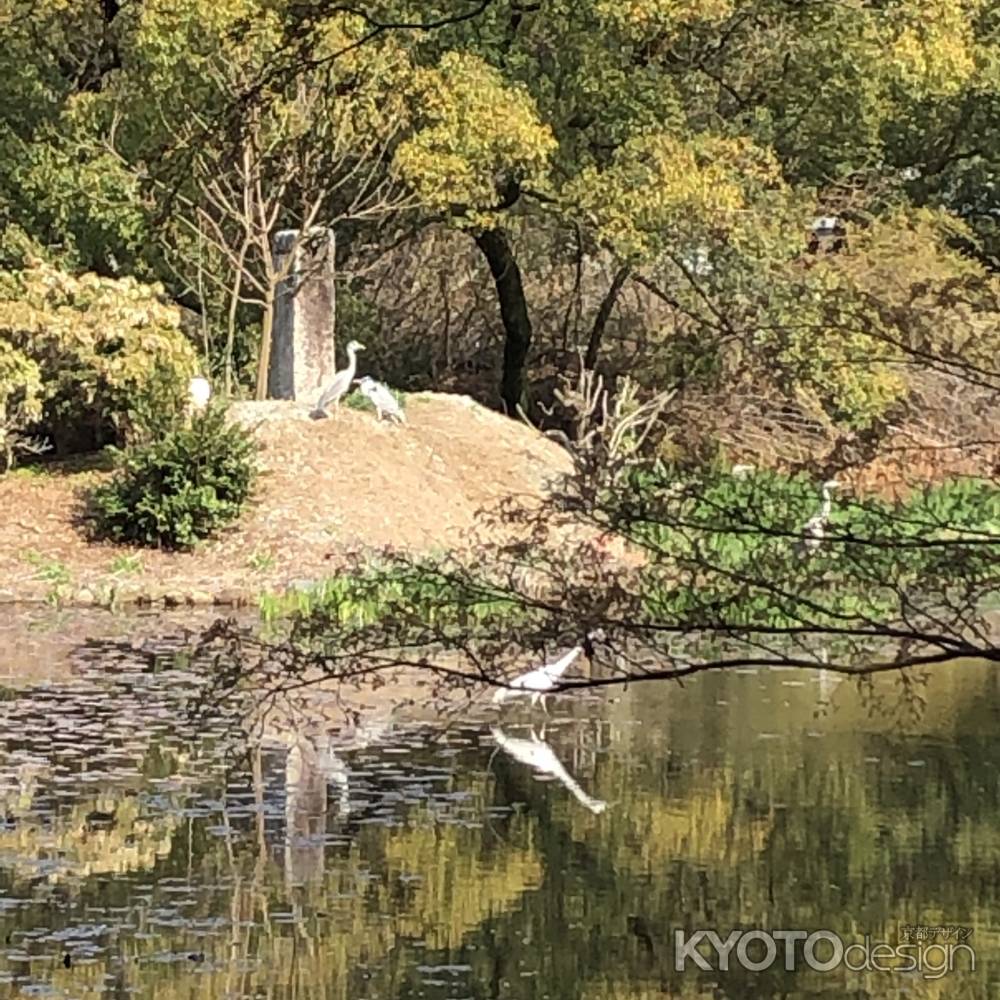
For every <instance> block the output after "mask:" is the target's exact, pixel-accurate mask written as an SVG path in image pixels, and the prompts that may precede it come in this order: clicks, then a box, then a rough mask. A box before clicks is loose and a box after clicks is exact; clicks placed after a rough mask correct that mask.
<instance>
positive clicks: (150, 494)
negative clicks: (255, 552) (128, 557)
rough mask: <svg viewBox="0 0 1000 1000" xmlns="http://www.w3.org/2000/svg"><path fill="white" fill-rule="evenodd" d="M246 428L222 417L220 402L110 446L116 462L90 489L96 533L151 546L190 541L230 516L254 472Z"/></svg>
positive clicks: (181, 545)
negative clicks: (135, 441) (128, 443)
mask: <svg viewBox="0 0 1000 1000" xmlns="http://www.w3.org/2000/svg"><path fill="white" fill-rule="evenodd" d="M256 453H257V448H256V442H255V440H254V438H253V435H252V433H251V432H250V431H248V430H246V429H245V428H243V427H240V426H239V425H236V424H228V423H227V422H226V418H225V413H224V411H223V410H222V408H221V407H209V408H208V410H206V411H205V412H204V413H197V414H195V415H193V416H192V417H191V418H190V420H184V421H178V422H177V423H175V425H174V426H172V427H169V428H164V429H163V430H162V432H161V433H160V435H159V436H158V437H155V438H153V439H152V440H150V441H148V442H147V443H145V444H140V445H138V446H135V447H132V448H129V449H126V450H125V451H119V452H117V457H118V460H119V463H120V467H119V468H118V470H117V471H116V472H115V473H114V475H113V476H112V478H111V479H110V480H109V481H108V482H106V483H103V484H102V485H100V486H98V487H97V488H96V489H95V490H93V491H92V493H91V495H90V498H89V509H90V517H91V519H92V523H93V528H94V532H95V534H96V535H97V536H98V537H102V538H108V539H111V540H112V541H116V542H130V543H133V544H138V545H147V546H152V547H156V548H167V549H183V548H191V547H192V546H193V545H195V544H196V543H197V542H199V541H201V540H202V539H205V538H210V537H211V536H213V535H215V534H216V533H218V532H219V531H220V530H221V529H223V528H225V527H226V526H227V525H229V524H231V523H232V522H233V521H235V520H236V519H237V518H238V517H239V515H240V513H241V512H242V510H243V508H244V507H245V505H246V503H247V502H248V500H249V499H250V497H251V495H252V492H253V488H254V484H255V481H256V478H257V473H258V467H257V457H256Z"/></svg>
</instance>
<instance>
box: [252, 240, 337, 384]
mask: <svg viewBox="0 0 1000 1000" xmlns="http://www.w3.org/2000/svg"><path fill="white" fill-rule="evenodd" d="M272 250H273V254H274V266H275V268H276V269H277V268H281V267H285V266H287V267H288V268H289V270H288V276H287V277H286V278H285V279H284V281H282V282H281V284H280V285H279V286H278V294H277V297H276V298H275V304H274V325H273V328H272V332H271V359H270V364H269V365H268V371H267V394H268V397H269V398H270V399H297V400H300V401H304V402H315V400H316V397H318V396H319V394H320V393H321V392H322V390H323V387H325V386H326V385H327V383H329V382H330V380H331V379H332V378H333V375H334V372H335V371H336V370H337V358H336V352H335V346H336V342H335V340H334V317H335V314H336V292H335V288H334V241H333V232H332V231H331V230H329V229H319V230H313V231H312V232H310V233H309V234H308V236H303V235H301V234H300V232H299V231H298V230H297V229H284V230H282V231H281V232H278V233H275V236H274V242H273V246H272ZM289 255H292V260H291V261H289Z"/></svg>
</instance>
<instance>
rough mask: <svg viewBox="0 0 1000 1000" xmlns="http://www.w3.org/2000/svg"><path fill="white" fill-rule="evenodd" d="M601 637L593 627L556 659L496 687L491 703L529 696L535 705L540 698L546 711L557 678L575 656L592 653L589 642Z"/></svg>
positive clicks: (598, 639)
mask: <svg viewBox="0 0 1000 1000" xmlns="http://www.w3.org/2000/svg"><path fill="white" fill-rule="evenodd" d="M603 638H604V632H603V631H602V630H601V629H594V630H593V631H592V632H588V633H587V638H586V640H585V641H584V642H582V643H580V644H579V645H578V646H574V647H573V648H572V649H571V650H570V651H569V652H568V653H565V654H564V655H563V656H561V657H559V659H558V660H556V661H554V662H553V663H546V664H545V666H542V667H536V668H535V669H534V670H529V671H528V672H527V673H526V674H521V675H520V676H519V677H515V678H514V679H513V680H512V681H510V682H509V683H508V684H507V686H506V687H502V688H497V690H496V691H495V692H494V694H493V704H494V705H501V704H503V703H504V702H505V701H507V700H508V699H510V698H517V697H519V696H522V695H523V696H530V697H531V704H532V705H537V704H538V701H539V699H541V702H542V711H544V712H546V713H548V708H547V707H546V704H545V699H546V697H547V696H548V693H549V692H550V691H551V690H552V689H553V688H554V687H555V686H556V684H557V683H558V681H559V678H560V677H562V675H563V674H564V673H566V671H567V670H568V669H569V668H570V666H571V665H572V664H573V663H574V662H575V661H576V659H577V657H579V655H580V654H581V653H583V652H586V653H587V655H588V656H590V655H591V654H592V648H591V644H592V643H593V642H599V641H600V640H602V639H603Z"/></svg>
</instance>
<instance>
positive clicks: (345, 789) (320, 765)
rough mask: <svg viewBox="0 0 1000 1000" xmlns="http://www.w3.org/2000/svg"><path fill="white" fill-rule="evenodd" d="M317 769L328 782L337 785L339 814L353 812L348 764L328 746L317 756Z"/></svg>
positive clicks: (341, 815)
mask: <svg viewBox="0 0 1000 1000" xmlns="http://www.w3.org/2000/svg"><path fill="white" fill-rule="evenodd" d="M316 770H317V771H319V773H320V774H321V775H323V777H324V778H325V779H326V781H327V784H331V785H336V787H337V815H338V816H340V818H341V819H344V818H346V817H347V816H348V815H350V812H351V790H350V786H349V784H348V771H347V765H346V764H345V763H344V762H343V760H342V759H341V758H340V757H338V756H337V755H336V754H335V753H334V752H333V750H332V749H331V748H330V747H329V746H327V747H325V748H324V749H323V750H321V751H320V753H319V754H318V755H317V757H316Z"/></svg>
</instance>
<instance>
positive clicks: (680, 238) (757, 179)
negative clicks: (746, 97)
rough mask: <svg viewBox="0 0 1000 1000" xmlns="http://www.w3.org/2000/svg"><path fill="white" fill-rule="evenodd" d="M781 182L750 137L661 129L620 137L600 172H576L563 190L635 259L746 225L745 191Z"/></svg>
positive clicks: (619, 248)
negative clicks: (621, 142)
mask: <svg viewBox="0 0 1000 1000" xmlns="http://www.w3.org/2000/svg"><path fill="white" fill-rule="evenodd" d="M780 183H781V180H780V170H779V168H778V165H777V163H776V162H775V161H774V159H773V158H772V157H771V156H770V155H769V154H768V153H767V152H766V151H765V150H762V149H759V148H757V147H755V146H753V144H752V143H749V142H746V141H743V140H731V139H722V138H715V137H712V136H698V137H695V138H693V139H691V140H688V141H685V140H682V139H680V138H678V137H675V136H672V135H665V134H661V135H653V136H642V137H639V138H636V139H634V140H631V141H629V142H627V143H625V145H624V146H623V147H622V148H621V149H620V150H618V151H617V152H616V154H615V157H614V159H613V161H612V163H611V165H610V166H609V167H608V168H607V169H606V170H599V169H598V168H596V167H589V168H587V169H585V170H583V171H582V172H581V173H580V175H579V177H577V178H576V179H575V180H574V182H572V184H570V185H569V186H568V187H567V190H566V192H565V193H566V196H567V198H568V199H569V200H571V201H573V202H575V203H576V204H578V205H579V206H580V208H581V210H582V211H583V212H584V213H586V215H587V217H588V218H589V219H590V220H591V221H592V223H593V224H594V226H595V228H596V229H597V231H598V232H599V233H600V234H601V236H602V238H603V239H604V240H605V241H606V242H607V243H608V244H609V245H610V246H612V247H614V249H615V250H616V252H617V253H618V254H619V255H620V256H622V257H625V258H629V259H634V260H638V261H641V260H650V259H654V258H655V257H656V256H657V254H658V253H662V252H663V251H664V250H670V249H674V250H677V249H683V248H684V247H685V244H688V247H689V249H690V244H691V241H692V239H699V238H700V239H701V240H704V239H705V237H706V235H707V234H710V233H726V234H731V233H732V232H733V231H734V230H736V229H738V228H740V227H741V226H744V225H746V224H747V223H749V224H750V225H753V222H752V220H751V219H749V218H748V216H749V214H750V212H751V209H752V204H751V197H752V195H751V191H753V190H754V189H758V190H766V189H767V188H769V187H777V186H779V185H780Z"/></svg>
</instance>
